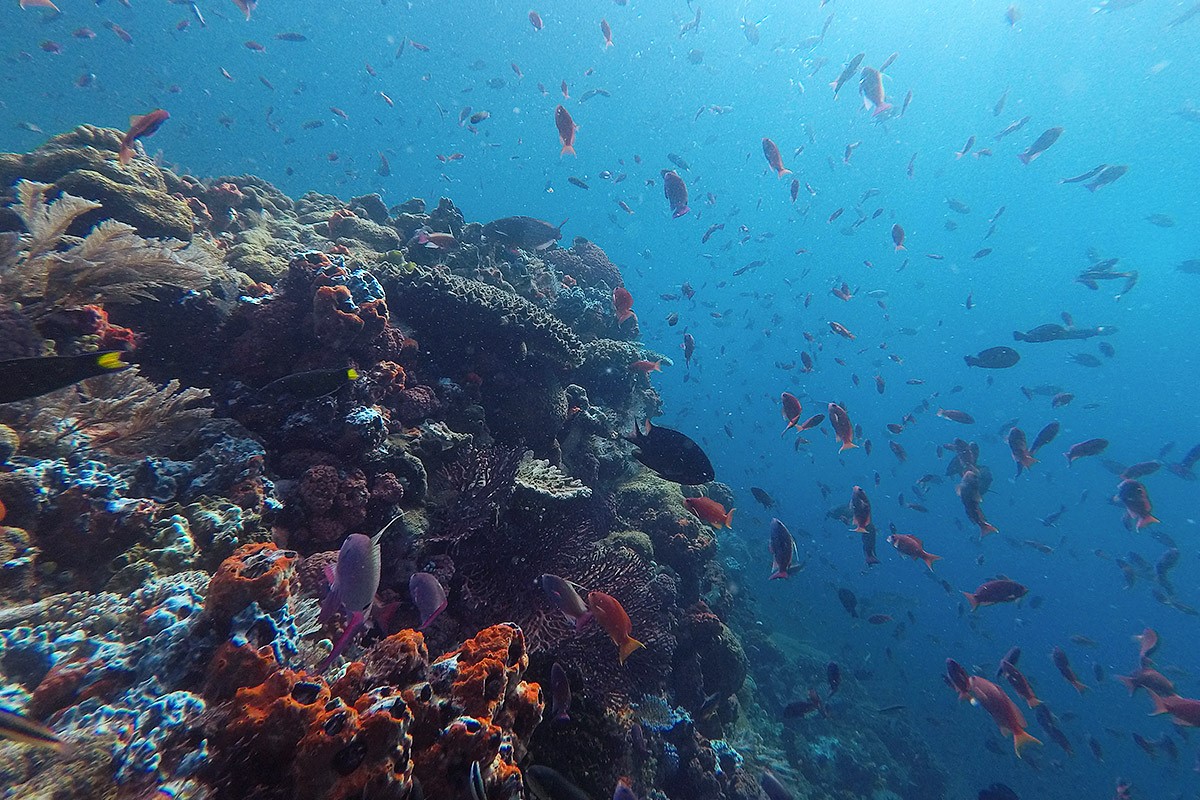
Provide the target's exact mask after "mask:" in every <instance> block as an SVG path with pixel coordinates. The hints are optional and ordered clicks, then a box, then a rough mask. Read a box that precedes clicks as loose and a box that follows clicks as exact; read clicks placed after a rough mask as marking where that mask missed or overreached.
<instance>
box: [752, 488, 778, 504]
mask: <svg viewBox="0 0 1200 800" xmlns="http://www.w3.org/2000/svg"><path fill="white" fill-rule="evenodd" d="M750 494H752V495H754V499H755V500H757V501H758V502H760V503H762V507H763V508H774V507H775V498H774V497H771V495H769V494H767V493H766V492H765V491H764V490H762V489H760V488H758V487H757V486H751V487H750Z"/></svg>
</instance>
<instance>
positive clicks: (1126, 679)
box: [1117, 675, 1138, 697]
mask: <svg viewBox="0 0 1200 800" xmlns="http://www.w3.org/2000/svg"><path fill="white" fill-rule="evenodd" d="M1117 680H1119V681H1120V682H1121V683H1122V684H1124V686H1125V688H1126V689H1128V690H1129V696H1130V697H1132V696H1133V695H1134V693H1136V692H1137V688H1138V687H1137V684H1136V683H1134V681H1133V678H1131V677H1130V676H1128V675H1118V676H1117Z"/></svg>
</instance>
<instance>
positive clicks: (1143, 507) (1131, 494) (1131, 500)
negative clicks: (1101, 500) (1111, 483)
mask: <svg viewBox="0 0 1200 800" xmlns="http://www.w3.org/2000/svg"><path fill="white" fill-rule="evenodd" d="M1113 499H1115V500H1120V501H1121V503H1122V504H1123V505H1124V506H1125V513H1126V514H1127V515H1128V517H1129V519H1131V520H1132V521H1133V523H1134V524H1135V525H1136V526H1137V528H1138V530H1141V529H1142V528H1144V527H1146V526H1147V525H1153V524H1154V523H1156V522H1158V517H1156V516H1154V509H1153V507H1152V506H1151V504H1150V494H1149V493H1148V492H1147V491H1146V485H1145V484H1143V483H1142V482H1141V481H1136V480H1133V479H1132V478H1127V479H1125V480H1123V481H1121V483H1120V485H1119V486H1117V496H1116V497H1115V498H1113Z"/></svg>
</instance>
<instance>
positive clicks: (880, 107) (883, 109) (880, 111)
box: [871, 103, 892, 117]
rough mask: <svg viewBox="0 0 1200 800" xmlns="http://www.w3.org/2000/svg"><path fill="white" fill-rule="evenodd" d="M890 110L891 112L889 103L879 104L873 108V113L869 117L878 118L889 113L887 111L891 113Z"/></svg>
mask: <svg viewBox="0 0 1200 800" xmlns="http://www.w3.org/2000/svg"><path fill="white" fill-rule="evenodd" d="M891 110H892V104H891V103H880V104H879V105H878V106H877V107H876V108H875V112H874V113H873V114H871V116H872V117H878V116H879V115H880V114H886V113H887V112H889V111H891Z"/></svg>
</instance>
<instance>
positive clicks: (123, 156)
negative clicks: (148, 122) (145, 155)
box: [117, 144, 133, 167]
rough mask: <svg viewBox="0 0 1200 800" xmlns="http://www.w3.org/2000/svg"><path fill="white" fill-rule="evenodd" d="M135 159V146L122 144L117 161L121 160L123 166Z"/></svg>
mask: <svg viewBox="0 0 1200 800" xmlns="http://www.w3.org/2000/svg"><path fill="white" fill-rule="evenodd" d="M132 160H133V148H132V147H131V146H129V145H127V144H123V145H121V149H120V150H119V151H118V152H117V161H119V162H121V166H122V167H125V166H128V165H129V162H130V161H132Z"/></svg>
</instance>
